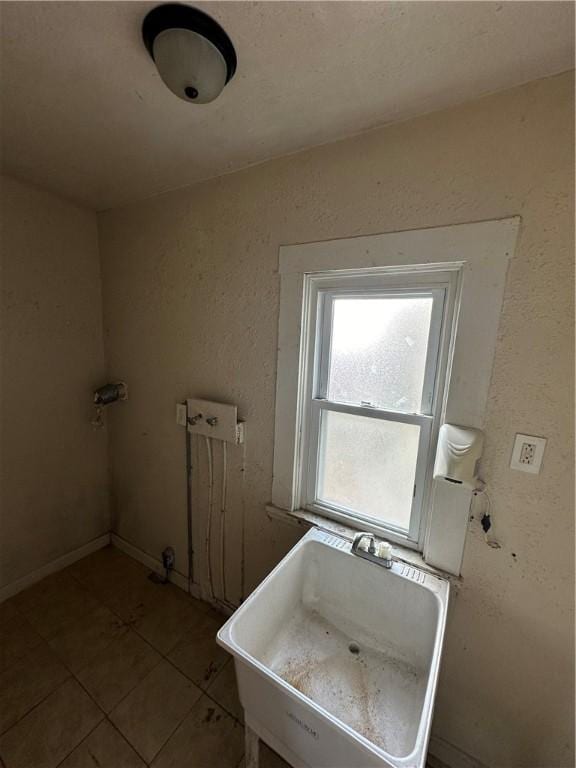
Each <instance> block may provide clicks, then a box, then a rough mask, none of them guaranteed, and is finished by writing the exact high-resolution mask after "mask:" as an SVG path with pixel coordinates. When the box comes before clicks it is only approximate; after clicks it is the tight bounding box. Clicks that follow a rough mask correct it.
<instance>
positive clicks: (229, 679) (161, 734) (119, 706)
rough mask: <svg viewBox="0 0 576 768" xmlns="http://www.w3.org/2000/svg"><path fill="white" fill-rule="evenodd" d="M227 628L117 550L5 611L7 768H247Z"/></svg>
mask: <svg viewBox="0 0 576 768" xmlns="http://www.w3.org/2000/svg"><path fill="white" fill-rule="evenodd" d="M223 620H224V619H223V617H222V616H221V615H220V614H218V613H216V612H214V611H213V610H212V609H211V608H210V607H209V606H207V605H206V604H204V603H201V602H199V601H197V600H193V599H192V598H190V597H189V596H188V595H186V594H185V593H184V592H182V590H180V589H178V588H177V587H174V586H172V585H170V584H168V585H158V584H154V583H152V582H151V581H150V580H149V579H148V571H147V570H146V569H145V568H144V567H143V566H142V565H140V564H139V563H137V562H136V561H134V560H132V559H131V558H129V557H127V556H126V555H124V554H123V553H121V552H119V551H118V550H117V549H113V548H111V547H107V548H106V549H102V550H99V551H98V552H95V553H94V554H92V555H89V556H88V557H86V558H84V559H83V560H80V561H79V562H77V563H75V564H74V565H72V566H70V567H69V568H67V569H66V570H64V571H61V572H59V573H57V574H54V575H52V576H48V577H47V578H46V579H44V580H43V581H41V582H39V583H38V584H35V585H34V586H33V587H31V588H30V589H28V590H26V591H25V592H22V593H20V594H19V595H16V596H15V597H13V598H11V599H10V600H8V601H6V602H4V603H2V604H0V766H2V768H56V767H57V766H61V768H142V767H143V766H152V768H241V766H243V760H244V754H243V753H244V730H243V726H242V710H241V707H240V703H239V701H238V697H237V692H236V681H235V678H234V666H233V664H232V660H231V659H230V657H229V656H228V655H227V654H226V653H225V652H224V651H223V650H222V649H221V648H219V647H218V646H217V645H216V643H215V640H214V637H215V634H216V631H217V629H218V627H219V626H220V624H222V622H223ZM261 766H262V768H287V764H286V763H285V762H284V761H283V760H281V759H280V758H279V757H278V756H277V755H276V754H275V753H274V752H272V751H271V750H269V749H268V748H266V747H265V746H264V745H262V749H261Z"/></svg>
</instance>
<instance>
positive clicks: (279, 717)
mask: <svg viewBox="0 0 576 768" xmlns="http://www.w3.org/2000/svg"><path fill="white" fill-rule="evenodd" d="M448 591H449V584H448V582H447V581H446V580H444V579H441V578H439V577H437V576H434V575H431V574H429V573H426V572H424V571H421V570H419V569H416V568H414V567H412V566H409V565H406V564H404V563H400V562H397V561H395V562H394V565H393V567H392V569H390V570H387V569H385V568H383V567H381V566H379V565H377V564H374V563H371V562H368V561H366V560H364V559H361V558H360V557H358V556H356V555H352V554H351V553H350V543H349V542H347V541H346V540H344V539H341V538H339V537H337V536H334V535H331V534H327V533H324V532H322V531H318V530H312V531H310V532H309V533H308V534H307V535H306V536H305V537H304V538H303V539H301V541H300V542H299V543H298V544H297V545H296V546H295V547H294V548H293V549H292V550H291V551H290V552H289V553H288V555H287V556H286V557H285V558H284V559H283V560H282V561H281V563H280V564H279V565H278V566H277V567H276V568H275V569H274V570H273V571H272V573H271V574H270V575H269V576H268V577H267V578H266V579H265V580H264V581H263V582H262V584H261V585H260V586H259V587H258V588H257V589H256V590H255V591H254V592H253V593H252V594H251V595H250V597H249V598H248V599H247V600H246V601H245V603H244V604H243V605H242V606H241V607H240V608H239V609H238V610H237V611H236V612H235V613H234V615H233V616H232V617H231V618H230V619H229V620H228V621H227V622H226V624H224V626H223V627H222V628H221V629H220V631H219V633H218V642H219V643H220V644H221V645H222V646H223V647H224V648H226V649H227V650H228V651H229V652H230V653H232V654H233V655H234V657H235V666H236V675H237V680H238V690H239V695H240V701H241V703H242V706H243V707H244V710H245V719H246V725H247V726H248V727H250V728H251V729H252V730H253V731H254V732H255V733H256V734H257V735H258V736H259V737H260V738H262V739H263V740H264V741H265V742H266V743H268V744H269V745H270V746H271V747H272V748H273V749H275V750H276V751H277V752H278V753H279V754H280V755H281V756H282V757H284V758H285V759H286V760H287V761H288V762H289V763H291V765H293V766H295V767H296V768H298V767H302V768H371V767H374V768H376V766H390V768H400V767H401V766H404V767H405V768H408V767H409V768H422V766H424V764H425V761H426V750H427V745H428V738H429V733H430V725H431V721H432V710H433V704H434V696H435V691H436V683H437V677H438V669H439V664H440V657H441V653H442V641H443V635H444V627H445V623H446V608H447V603H448Z"/></svg>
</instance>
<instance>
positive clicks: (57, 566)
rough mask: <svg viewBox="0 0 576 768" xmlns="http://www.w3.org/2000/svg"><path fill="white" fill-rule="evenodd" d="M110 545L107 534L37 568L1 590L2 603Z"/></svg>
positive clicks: (0, 601)
mask: <svg viewBox="0 0 576 768" xmlns="http://www.w3.org/2000/svg"><path fill="white" fill-rule="evenodd" d="M108 544H110V534H109V533H105V534H104V535H103V536H99V537H98V538H97V539H93V540H92V541H89V542H88V543H87V544H83V545H82V546H81V547H78V548H77V549H73V550H72V551H71V552H67V553H66V554H65V555H62V556H61V557H57V558H56V559H55V560H52V561H51V562H49V563H46V565H43V566H42V567H41V568H37V569H36V570H35V571H32V572H31V573H28V574H26V576H22V578H21V579H17V580H16V581H13V582H12V583H11V584H7V585H6V586H5V587H2V589H0V603H2V602H4V600H8V598H9V597H14V595H17V594H18V593H19V592H22V590H24V589H27V588H28V587H31V586H32V584H35V583H36V582H37V581H40V580H41V579H44V578H45V577H46V576H50V574H52V573H56V571H61V570H63V569H64V568H67V567H68V566H69V565H72V563H75V562H76V561H77V560H81V559H82V558H83V557H86V556H87V555H91V554H92V552H96V551H97V550H98V549H102V548H103V547H107V546H108Z"/></svg>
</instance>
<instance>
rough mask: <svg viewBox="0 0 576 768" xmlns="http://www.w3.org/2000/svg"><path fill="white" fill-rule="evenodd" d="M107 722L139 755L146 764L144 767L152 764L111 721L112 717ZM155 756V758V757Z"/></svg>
mask: <svg viewBox="0 0 576 768" xmlns="http://www.w3.org/2000/svg"><path fill="white" fill-rule="evenodd" d="M110 714H112V713H110ZM106 720H108V722H109V723H110V725H111V726H112V728H114V730H115V731H116V732H117V733H119V734H120V736H121V737H122V738H123V739H124V741H125V742H126V743H127V744H128V745H129V746H130V747H131V748H132V749H133V750H134V752H136V754H137V755H138V757H139V758H140V759H141V760H142V762H143V763H144V765H150V762H151V761H148V760H146V758H145V757H144V755H143V754H142V753H141V752H139V751H138V747H137V746H136V745H135V744H132V742H131V741H130V739H129V738H128V736H127V735H126V734H125V733H122V731H121V730H120V728H118V726H117V725H116V723H115V722H114V721H113V720H111V719H110V717H106ZM155 756H156V755H155ZM155 756H154V757H155Z"/></svg>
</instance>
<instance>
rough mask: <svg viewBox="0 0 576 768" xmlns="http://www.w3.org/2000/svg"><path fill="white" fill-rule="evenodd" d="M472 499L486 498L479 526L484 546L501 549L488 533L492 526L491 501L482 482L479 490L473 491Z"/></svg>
mask: <svg viewBox="0 0 576 768" xmlns="http://www.w3.org/2000/svg"><path fill="white" fill-rule="evenodd" d="M473 495H474V498H477V497H478V496H484V497H485V498H486V508H485V509H484V511H483V513H482V517H481V518H480V525H481V526H482V530H483V531H484V541H485V542H486V544H488V546H489V547H492V549H501V544H500V543H499V542H498V541H497V540H496V539H495V538H494V536H493V534H492V533H491V532H490V531H492V530H493V527H494V524H493V518H494V515H493V514H492V500H491V499H490V495H489V493H488V490H487V489H486V484H485V483H484V482H482V487H481V488H476V490H474V491H473Z"/></svg>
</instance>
